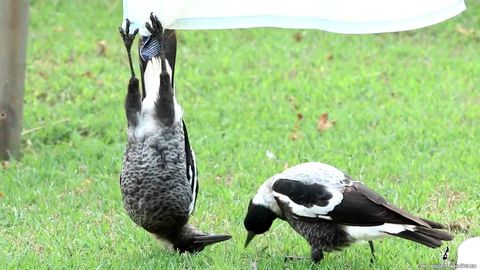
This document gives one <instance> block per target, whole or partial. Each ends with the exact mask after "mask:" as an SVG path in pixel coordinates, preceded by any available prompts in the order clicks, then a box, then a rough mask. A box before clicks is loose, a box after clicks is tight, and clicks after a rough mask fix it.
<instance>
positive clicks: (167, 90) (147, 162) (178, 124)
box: [119, 14, 231, 252]
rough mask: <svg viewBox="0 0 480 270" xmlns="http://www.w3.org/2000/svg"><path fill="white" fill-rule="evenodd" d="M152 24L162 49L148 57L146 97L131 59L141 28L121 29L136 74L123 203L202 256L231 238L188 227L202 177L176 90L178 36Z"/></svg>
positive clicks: (167, 239)
mask: <svg viewBox="0 0 480 270" xmlns="http://www.w3.org/2000/svg"><path fill="white" fill-rule="evenodd" d="M150 20H151V24H150V23H147V24H146V28H147V29H148V30H149V31H150V33H151V34H152V37H151V39H155V41H154V43H155V44H157V45H158V46H155V47H153V48H150V49H151V50H152V51H153V52H150V53H149V55H150V57H149V58H148V59H146V60H145V59H143V58H142V64H143V66H142V72H141V73H142V82H143V89H142V90H143V91H142V94H141V93H140V89H139V80H138V79H137V78H136V77H135V73H134V69H133V65H132V59H131V47H132V44H133V41H134V39H135V36H136V34H137V33H138V30H135V31H134V32H133V33H130V29H129V27H130V22H129V21H128V20H127V21H126V23H125V30H124V29H123V28H122V27H120V28H119V31H120V34H121V36H122V38H123V41H124V44H125V47H126V50H127V54H128V60H129V64H130V72H131V78H130V81H129V84H128V93H127V96H126V99H125V111H126V117H127V122H128V143H127V147H126V150H125V154H124V160H123V166H122V173H121V176H120V187H121V191H122V195H123V204H124V207H125V209H126V211H127V213H128V215H129V216H130V218H132V220H133V221H134V222H135V223H136V224H138V225H140V226H141V227H143V228H144V229H145V230H147V231H148V232H150V233H152V234H153V235H154V236H155V237H156V238H157V239H158V240H159V241H161V242H163V243H164V244H165V246H166V247H168V248H170V249H173V250H176V251H178V252H199V251H201V250H203V249H204V248H205V246H207V245H211V244H215V243H218V242H221V241H225V240H228V239H230V238H231V236H230V235H212V234H208V233H204V232H201V231H199V230H197V229H196V228H194V227H193V226H191V225H190V224H188V220H189V217H190V215H191V214H192V212H193V210H194V208H195V203H196V199H197V194H198V179H197V169H196V166H195V155H194V152H193V150H192V148H191V147H190V144H189V140H188V135H187V130H186V126H185V124H184V122H183V111H182V108H181V107H180V105H179V104H178V102H177V99H176V97H175V91H174V86H173V69H174V63H175V51H176V38H175V35H174V32H173V31H170V33H171V34H172V33H173V35H170V36H167V35H165V32H164V30H163V28H162V26H161V24H160V22H159V20H158V19H157V18H156V16H154V15H153V14H152V15H151V17H150ZM154 50H157V51H156V52H155V51H154ZM140 52H141V53H142V51H140ZM167 56H168V57H170V59H169V58H167ZM170 60H171V61H170Z"/></svg>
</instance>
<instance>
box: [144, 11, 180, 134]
mask: <svg viewBox="0 0 480 270" xmlns="http://www.w3.org/2000/svg"><path fill="white" fill-rule="evenodd" d="M150 21H151V24H150V23H148V22H147V23H145V27H146V28H147V30H148V31H149V32H150V34H152V36H153V37H155V38H156V39H157V41H158V43H159V44H160V60H161V66H162V69H161V72H160V88H159V89H158V91H159V92H158V97H157V100H156V102H155V111H156V114H157V117H158V119H160V121H161V122H163V124H164V125H166V126H171V125H172V124H173V122H174V120H175V102H174V93H173V87H172V83H171V78H172V77H171V74H169V73H168V72H169V71H168V69H167V63H166V59H165V51H166V42H165V37H164V31H163V27H162V24H161V23H160V21H159V20H158V18H157V16H155V15H153V13H151V14H150ZM170 71H171V70H170Z"/></svg>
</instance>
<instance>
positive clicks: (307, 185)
mask: <svg viewBox="0 0 480 270" xmlns="http://www.w3.org/2000/svg"><path fill="white" fill-rule="evenodd" d="M276 218H280V219H282V220H285V221H287V222H288V223H289V224H290V226H291V227H292V228H293V229H294V230H295V231H296V232H297V233H299V234H300V235H302V236H303V237H304V238H305V240H307V242H308V243H309V244H310V247H311V258H312V260H313V261H315V262H319V261H321V260H322V259H323V252H324V251H325V252H329V251H333V250H341V249H343V248H345V247H347V246H349V245H350V244H352V243H354V242H357V241H362V240H366V241H369V244H370V249H371V252H372V255H373V256H374V250H373V243H372V242H371V241H372V240H374V239H378V238H382V237H386V236H397V237H400V238H404V239H407V240H411V241H414V242H417V243H420V244H423V245H426V246H428V247H431V248H437V247H439V246H440V245H441V244H442V241H450V240H452V239H453V237H452V235H451V234H449V233H447V232H445V231H442V230H441V229H444V227H443V226H442V225H441V224H439V223H436V222H433V221H429V220H426V219H422V218H418V217H415V216H413V215H411V214H409V213H407V212H406V211H404V210H402V209H400V208H398V207H396V206H394V205H392V204H390V203H388V202H387V201H386V200H385V199H384V198H383V197H381V196H380V195H378V194H377V193H376V192H375V191H373V190H371V189H369V188H368V187H367V186H365V185H364V184H362V183H361V182H358V181H354V180H353V179H352V178H351V177H349V176H348V175H346V174H345V173H343V172H342V171H340V170H338V169H336V168H335V167H332V166H330V165H327V164H323V163H319V162H309V163H302V164H299V165H296V166H294V167H291V168H289V169H287V170H285V171H283V172H282V173H279V174H276V175H274V176H273V177H271V178H270V179H268V180H267V181H266V182H265V183H263V184H262V186H260V188H259V189H258V192H257V194H255V196H254V197H253V199H252V200H251V201H250V205H249V206H248V212H247V215H246V217H245V220H244V225H245V228H246V229H247V231H248V236H247V240H246V242H245V247H246V246H247V245H248V244H249V243H250V241H251V240H252V239H253V237H254V236H255V235H257V234H262V233H265V232H266V231H268V230H269V229H270V226H271V225H272V223H273V221H274V220H275V219H276Z"/></svg>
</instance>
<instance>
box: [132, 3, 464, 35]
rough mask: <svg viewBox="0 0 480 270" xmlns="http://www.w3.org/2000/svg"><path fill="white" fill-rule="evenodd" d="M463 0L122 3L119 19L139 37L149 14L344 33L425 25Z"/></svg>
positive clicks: (171, 21) (199, 23)
mask: <svg viewBox="0 0 480 270" xmlns="http://www.w3.org/2000/svg"><path fill="white" fill-rule="evenodd" d="M465 8H466V7H465V3H464V0H295V1H286V0H243V1H231V0H172V1H166V0H123V19H124V20H125V19H126V18H128V19H129V20H130V21H131V22H132V27H133V28H134V29H136V28H140V34H142V35H149V33H148V31H147V30H146V28H145V26H144V25H145V22H147V21H149V16H150V13H151V12H153V13H154V14H156V15H157V17H158V18H159V19H160V21H161V22H162V24H163V25H164V27H165V28H170V29H192V30H193V29H232V28H252V27H280V28H302V29H308V28H311V29H320V30H325V31H329V32H335V33H343V34H368V33H382V32H398V31H405V30H411V29H417V28H421V27H426V26H429V25H432V24H436V23H439V22H442V21H444V20H447V19H449V18H451V17H453V16H455V15H457V14H459V13H461V12H462V11H463V10H465Z"/></svg>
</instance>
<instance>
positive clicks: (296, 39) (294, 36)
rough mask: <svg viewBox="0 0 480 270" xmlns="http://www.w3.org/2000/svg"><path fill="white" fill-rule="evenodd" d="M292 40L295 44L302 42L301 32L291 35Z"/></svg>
mask: <svg viewBox="0 0 480 270" xmlns="http://www.w3.org/2000/svg"><path fill="white" fill-rule="evenodd" d="M293 38H294V39H295V41H296V42H300V41H302V39H303V35H302V32H296V33H295V34H294V35H293Z"/></svg>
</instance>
